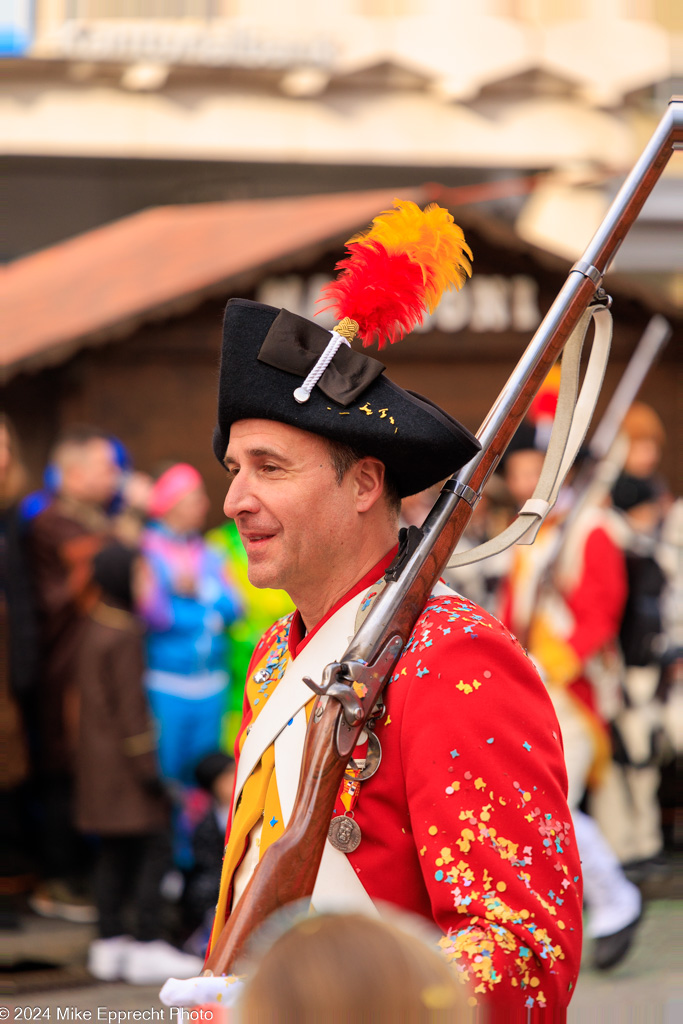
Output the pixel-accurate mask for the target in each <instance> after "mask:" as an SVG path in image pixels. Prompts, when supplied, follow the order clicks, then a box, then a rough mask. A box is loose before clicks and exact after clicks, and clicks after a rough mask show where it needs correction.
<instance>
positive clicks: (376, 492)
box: [351, 455, 385, 512]
mask: <svg viewBox="0 0 683 1024" xmlns="http://www.w3.org/2000/svg"><path fill="white" fill-rule="evenodd" d="M351 472H352V473H353V477H354V483H355V487H356V509H357V511H358V512H368V511H369V510H370V509H371V508H372V506H373V505H374V504H375V502H376V501H377V500H378V499H379V498H381V496H382V492H383V491H384V472H385V470H384V463H383V462H380V461H379V459H375V458H373V457H372V456H371V455H365V456H363V458H362V459H359V460H358V462H357V463H356V464H355V465H354V466H353V467H352V469H351Z"/></svg>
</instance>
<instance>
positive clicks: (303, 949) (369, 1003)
mask: <svg viewBox="0 0 683 1024" xmlns="http://www.w3.org/2000/svg"><path fill="white" fill-rule="evenodd" d="M399 921H400V923H399ZM412 924H413V922H412V920H411V921H410V922H409V923H408V920H407V917H403V916H402V917H401V918H400V919H399V917H398V915H396V914H395V913H394V914H391V915H390V918H389V920H383V919H380V918H374V917H373V918H371V917H365V916H363V915H362V914H320V915H314V916H312V917H310V916H309V917H305V918H303V919H301V920H299V921H298V922H296V923H295V924H294V925H293V926H292V927H290V928H289V929H287V930H286V931H285V932H284V933H283V934H282V935H280V936H279V937H277V938H275V940H274V941H272V940H271V944H270V945H269V946H268V948H266V949H265V950H264V951H262V952H261V953H260V954H259V953H256V955H255V956H254V965H253V968H252V971H251V972H250V974H249V977H248V980H247V981H246V983H245V985H244V989H243V990H242V992H241V993H240V995H239V998H238V1000H237V1004H236V1006H235V1014H236V1016H237V1017H238V1019H239V1020H240V1021H242V1022H244V1024H260V1022H266V1021H268V1022H269V1024H288V1022H290V1021H296V1022H297V1024H318V1022H319V1021H322V1020H335V1021H349V1022H350V1021H353V1022H354V1024H384V1022H386V1024H394V1022H396V1021H400V1022H404V1024H439V1022H444V1024H445V1022H447V1021H448V1022H449V1024H450V1022H452V1024H458V1022H463V1024H465V1022H467V1021H474V1020H475V1016H474V1013H475V1011H474V1010H473V1009H472V1005H471V1003H470V1002H469V999H470V995H471V993H470V990H469V989H468V988H467V987H466V985H465V984H464V983H463V984H461V983H460V981H459V980H458V978H457V977H456V975H455V974H454V973H453V972H452V971H451V970H449V968H448V966H447V965H446V964H445V963H444V961H443V960H442V959H441V957H439V955H438V954H437V953H436V951H435V949H434V947H433V945H432V946H430V945H429V944H428V942H427V940H426V936H425V937H424V938H423V937H422V934H420V933H421V932H423V931H424V930H425V929H424V925H422V926H421V927H420V929H419V931H418V929H417V922H416V923H415V925H416V927H415V930H413V928H412V927H411V926H412ZM268 930H269V923H266V926H265V928H264V931H265V932H266V934H267V933H268ZM257 941H258V939H257ZM474 1001H476V1000H473V1002H474ZM476 1020H477V1022H478V1024H485V1022H486V1021H487V1020H488V1014H487V1013H486V1011H485V1008H483V1007H482V1006H481V1005H479V1006H478V1007H477V1011H476Z"/></svg>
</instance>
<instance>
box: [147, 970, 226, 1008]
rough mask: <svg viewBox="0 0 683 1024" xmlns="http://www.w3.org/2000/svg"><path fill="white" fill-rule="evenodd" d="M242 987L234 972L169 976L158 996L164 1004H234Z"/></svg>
mask: <svg viewBox="0 0 683 1024" xmlns="http://www.w3.org/2000/svg"><path fill="white" fill-rule="evenodd" d="M243 988H244V982H243V981H241V980H240V979H239V978H237V977H236V976H235V975H234V974H229V975H228V976H227V978H211V977H209V978H204V977H201V978H185V979H181V978H169V979H168V981H167V982H166V983H165V984H164V987H163V988H162V990H161V992H160V993H159V998H160V999H161V1001H162V1003H163V1004H164V1005H165V1006H201V1005H202V1004H203V1003H218V1004H219V1005H220V1006H234V1004H235V1003H236V1002H237V1000H238V999H239V997H240V993H241V992H242V989H243Z"/></svg>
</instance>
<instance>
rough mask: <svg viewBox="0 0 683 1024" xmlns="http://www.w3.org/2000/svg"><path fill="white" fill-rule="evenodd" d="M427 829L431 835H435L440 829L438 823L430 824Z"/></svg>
mask: <svg viewBox="0 0 683 1024" xmlns="http://www.w3.org/2000/svg"><path fill="white" fill-rule="evenodd" d="M427 831H428V832H429V834H430V836H435V835H436V833H437V832H438V831H439V830H438V828H437V827H436V825H430V826H429V828H428V829H427Z"/></svg>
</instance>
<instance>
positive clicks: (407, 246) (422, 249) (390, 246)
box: [349, 199, 472, 313]
mask: <svg viewBox="0 0 683 1024" xmlns="http://www.w3.org/2000/svg"><path fill="white" fill-rule="evenodd" d="M394 206H395V207H396V209H395V210H385V211H384V212H383V213H380V214H378V216H377V217H375V218H374V219H373V222H372V227H371V228H370V229H369V230H368V231H364V232H361V233H360V234H357V235H354V236H353V238H351V239H349V243H351V242H355V243H357V244H360V245H364V244H368V243H372V242H378V243H379V244H380V245H382V246H384V248H385V249H386V250H387V252H388V253H390V254H392V255H395V254H398V253H404V254H405V255H406V256H408V257H409V258H410V259H411V260H413V262H415V263H418V264H419V265H420V266H421V267H422V275H423V279H424V282H425V299H424V303H425V306H426V307H427V309H429V312H430V313H431V312H433V311H434V309H435V308H436V306H437V305H438V303H439V300H440V299H441V296H442V295H443V293H444V292H445V291H446V290H447V289H448V288H456V289H459V288H462V286H463V284H464V283H465V280H466V277H468V276H469V277H471V275H472V267H471V264H470V261H469V259H468V258H467V257H468V256H469V258H470V259H471V258H472V251H471V249H470V247H469V246H468V244H467V242H466V241H465V237H464V235H463V233H462V230H461V228H459V227H458V225H457V224H456V223H455V222H454V220H453V217H452V216H451V214H450V213H449V212H448V210H445V209H444V208H443V207H442V206H437V204H436V203H430V204H429V206H427V207H425V209H424V210H421V209H420V207H419V206H417V204H416V203H413V202H412V201H411V200H410V199H394ZM465 254H467V255H465Z"/></svg>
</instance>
